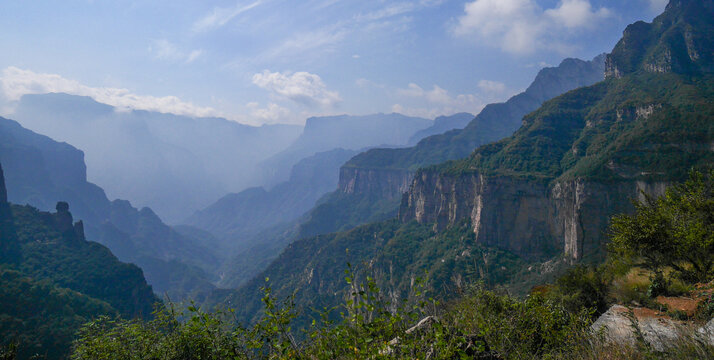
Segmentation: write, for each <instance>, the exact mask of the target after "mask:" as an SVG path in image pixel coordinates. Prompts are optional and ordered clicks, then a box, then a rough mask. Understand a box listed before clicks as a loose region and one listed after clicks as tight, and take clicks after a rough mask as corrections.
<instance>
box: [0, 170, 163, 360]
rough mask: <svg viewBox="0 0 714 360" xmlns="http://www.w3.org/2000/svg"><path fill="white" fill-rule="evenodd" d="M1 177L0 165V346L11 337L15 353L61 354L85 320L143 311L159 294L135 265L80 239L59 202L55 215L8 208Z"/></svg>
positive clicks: (142, 315)
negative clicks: (0, 248) (14, 343)
mask: <svg viewBox="0 0 714 360" xmlns="http://www.w3.org/2000/svg"><path fill="white" fill-rule="evenodd" d="M3 178H4V177H3V171H2V168H1V167H0V224H2V233H1V234H0V242H1V243H2V245H3V246H2V254H1V255H2V256H0V260H1V262H0V281H1V282H2V284H1V285H2V286H0V288H2V294H0V302H2V307H1V308H2V309H1V310H0V318H1V319H2V320H1V321H0V338H2V341H1V342H0V345H2V346H5V345H7V344H8V343H9V342H11V341H17V342H18V343H19V344H18V345H19V348H18V355H19V356H20V358H29V357H30V356H31V355H33V354H35V353H37V354H42V355H47V356H48V358H50V359H58V358H64V356H66V355H67V354H68V353H69V349H70V345H71V342H72V341H73V340H74V333H75V332H76V331H77V330H78V329H79V327H80V326H81V325H82V324H83V323H85V322H87V321H89V320H91V319H92V318H95V317H97V316H99V315H108V316H112V317H113V316H118V315H121V316H123V317H125V318H129V319H130V318H146V319H148V318H149V317H151V314H152V312H153V310H154V305H155V304H156V303H158V302H159V301H160V300H159V299H158V298H157V297H156V296H155V295H154V294H153V292H152V289H151V287H150V286H148V285H147V283H146V280H144V277H143V273H142V271H141V269H139V268H138V267H136V266H135V265H130V264H125V263H121V262H119V260H118V259H117V258H116V257H115V256H114V255H112V253H111V252H110V251H109V249H107V248H106V247H104V246H102V245H100V244H98V243H95V242H91V241H87V240H86V239H85V237H84V232H83V224H82V222H81V221H80V222H76V223H74V222H73V218H72V215H71V213H70V212H69V207H68V205H67V203H58V204H57V212H56V213H48V212H41V211H39V210H37V209H35V208H32V207H29V206H17V205H12V206H10V205H9V204H8V203H7V202H6V198H5V193H6V190H5V187H4V181H2V179H3ZM107 284H111V286H107Z"/></svg>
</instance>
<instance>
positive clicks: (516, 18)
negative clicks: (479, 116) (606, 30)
mask: <svg viewBox="0 0 714 360" xmlns="http://www.w3.org/2000/svg"><path fill="white" fill-rule="evenodd" d="M611 16H612V11H611V10H609V9H608V8H605V7H602V8H599V9H594V8H593V6H592V5H591V4H590V1H589V0H560V2H559V3H558V5H557V6H556V7H555V8H552V9H546V10H543V9H542V8H541V7H540V6H539V5H538V4H537V2H536V1H535V0H475V1H472V2H469V3H467V4H466V5H465V6H464V15H463V16H461V17H460V18H459V19H458V23H457V25H456V26H455V27H454V29H453V33H454V34H455V35H457V36H472V35H476V36H478V37H479V38H481V39H482V40H485V41H486V42H487V43H490V44H493V45H496V46H499V47H500V48H501V49H502V50H504V51H506V52H509V53H512V54H529V53H533V52H535V51H537V50H556V51H563V50H564V49H567V48H569V45H568V44H567V43H566V42H565V41H564V39H566V38H567V37H568V36H569V35H570V34H571V33H572V32H573V31H577V30H581V29H592V28H594V27H595V26H597V24H599V23H600V21H601V20H603V19H606V18H609V17H611Z"/></svg>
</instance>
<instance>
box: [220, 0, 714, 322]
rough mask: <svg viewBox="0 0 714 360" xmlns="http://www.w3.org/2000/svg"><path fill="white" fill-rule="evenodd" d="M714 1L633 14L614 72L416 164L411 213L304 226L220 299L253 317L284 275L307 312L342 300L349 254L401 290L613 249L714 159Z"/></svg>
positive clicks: (515, 279)
mask: <svg viewBox="0 0 714 360" xmlns="http://www.w3.org/2000/svg"><path fill="white" fill-rule="evenodd" d="M712 5H713V4H712V3H711V2H710V1H709V2H699V1H684V0H680V1H672V2H671V3H670V4H669V5H668V6H667V10H666V11H665V12H664V13H663V14H662V15H660V16H658V17H657V18H656V19H655V20H654V21H653V22H652V23H651V24H650V23H644V22H638V23H635V24H633V25H631V26H629V27H628V28H627V29H626V30H625V32H624V34H623V38H622V40H621V41H620V42H618V44H617V45H616V46H615V48H614V49H613V50H612V52H611V53H610V54H608V55H607V58H606V60H605V64H606V67H605V69H604V75H605V79H604V81H600V82H598V83H596V84H594V85H590V86H585V87H581V88H578V89H575V90H572V91H569V92H566V93H565V94H563V95H560V96H557V97H555V98H554V99H552V100H549V101H546V102H545V103H544V104H543V105H542V106H541V107H540V108H538V109H537V110H536V111H534V112H532V113H530V114H527V115H526V116H525V117H523V118H522V121H521V126H520V128H519V129H518V130H517V131H516V132H515V133H514V134H513V135H511V136H508V137H506V138H504V139H502V140H500V141H497V142H494V143H490V144H485V145H482V146H480V147H478V148H477V149H476V150H475V151H473V153H471V155H469V156H468V157H466V158H464V159H461V160H452V161H447V162H444V163H441V164H436V165H432V166H427V167H424V168H421V169H420V170H418V171H416V174H415V176H414V178H413V180H412V181H411V182H410V183H409V186H408V192H407V193H406V194H405V195H404V196H403V197H402V199H401V204H400V207H399V215H398V217H397V218H393V219H390V220H385V221H382V222H373V223H370V224H367V225H363V226H359V227H357V228H354V229H352V230H349V231H346V232H338V233H329V234H323V235H317V236H312V237H304V238H301V239H300V240H297V241H295V242H293V243H292V244H290V245H289V246H288V247H287V248H286V249H285V250H284V251H283V252H282V253H281V254H280V256H279V257H278V258H277V259H276V260H275V261H273V262H272V263H271V264H270V266H269V267H268V268H267V269H266V270H265V271H263V272H262V273H260V274H259V275H257V276H256V277H255V278H254V279H253V280H251V281H250V282H248V283H247V284H246V285H244V286H243V287H241V288H240V289H238V290H237V291H232V292H226V291H221V292H215V293H214V297H213V298H212V299H211V301H213V302H217V303H222V304H230V306H235V307H236V308H237V309H238V310H237V313H238V316H239V318H241V319H243V320H244V321H250V320H251V319H255V317H256V311H257V309H258V308H259V307H260V304H259V302H258V301H257V299H258V298H259V296H258V288H259V287H261V286H266V285H265V281H266V280H265V279H270V280H269V283H268V285H270V286H271V288H272V290H273V292H274V294H275V295H276V296H278V297H285V296H293V297H292V298H293V299H294V301H295V303H296V304H297V305H296V306H297V307H298V308H299V309H300V311H304V312H307V313H310V311H309V309H321V308H323V307H327V308H330V307H331V306H334V305H336V304H338V303H340V302H343V301H345V300H346V299H347V298H348V297H349V292H350V288H349V286H348V284H347V283H346V282H345V281H344V279H343V273H341V272H340V271H339V270H340V269H347V268H348V266H349V265H348V264H353V270H352V272H353V273H354V272H355V271H356V270H354V268H358V269H360V270H358V271H357V272H356V275H350V276H351V279H352V281H353V282H354V281H360V280H359V279H364V278H365V277H366V276H370V277H371V278H373V279H375V281H376V282H377V285H378V286H379V287H380V288H381V289H383V291H384V292H385V293H386V294H387V295H388V297H389V299H390V300H391V301H392V302H398V301H400V300H401V299H408V298H409V296H410V295H409V294H410V293H411V292H412V290H413V286H414V282H415V279H416V278H420V277H426V281H427V283H428V284H429V289H430V291H433V292H435V293H437V294H440V295H439V296H446V297H448V296H449V295H453V294H455V293H458V291H456V292H455V291H454V290H455V289H459V288H460V287H461V286H462V285H463V284H464V283H470V282H473V281H478V280H480V281H484V282H486V283H489V284H501V285H502V286H505V285H508V284H511V286H513V287H512V288H511V291H517V292H521V293H524V292H527V291H529V289H530V287H531V286H533V285H535V284H538V283H543V282H544V281H547V279H548V278H549V277H550V278H552V277H554V276H556V274H557V273H558V271H559V269H564V268H567V267H568V265H569V264H572V263H574V262H591V261H592V262H596V261H600V259H602V257H603V254H604V246H605V242H604V237H603V234H604V232H605V231H606V229H607V226H608V223H609V219H610V216H612V215H613V214H616V213H628V212H631V211H633V205H632V202H631V200H633V199H637V198H638V197H642V196H644V195H642V194H643V193H644V194H649V195H659V194H662V193H663V190H664V189H665V188H666V187H667V186H668V184H671V183H672V182H675V181H680V180H682V179H683V178H684V177H686V174H687V173H688V172H689V171H690V170H691V169H702V168H704V169H706V168H707V167H711V164H712V163H714V158H713V156H714V155H712V154H713V151H712V149H713V148H712V143H714V132H713V129H714V128H712V122H711V119H713V118H714V106H713V105H712V102H711V98H712V96H714V88H713V87H712V84H714V82H713V81H712V80H714V79H713V77H714V75H713V74H712V73H713V72H712V69H713V68H712V65H714V58H713V57H712V53H713V52H712V49H714V46H713V44H712V40H711V39H712V37H711V34H712V30H713V29H714V26H713V25H714V24H713V23H712V19H714V16H712V15H714V6H712ZM704 54H706V55H704ZM467 128H468V127H467ZM447 134H448V133H447ZM372 152H375V150H372ZM366 154H369V152H368V153H365V154H362V155H360V156H366ZM376 165H381V164H379V163H378V164H376ZM365 166H366V164H365ZM355 276H357V277H359V279H357V278H355ZM308 319H309V315H305V318H304V319H303V320H308Z"/></svg>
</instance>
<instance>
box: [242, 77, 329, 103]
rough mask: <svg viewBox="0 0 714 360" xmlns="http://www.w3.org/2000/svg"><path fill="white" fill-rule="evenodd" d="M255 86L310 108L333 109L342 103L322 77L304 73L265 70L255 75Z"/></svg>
mask: <svg viewBox="0 0 714 360" xmlns="http://www.w3.org/2000/svg"><path fill="white" fill-rule="evenodd" d="M253 84H255V85H257V86H258V87H260V88H262V89H265V90H268V91H270V92H271V94H272V95H274V96H277V97H281V98H286V99H290V100H292V101H295V102H297V103H299V104H303V105H306V106H310V107H315V106H322V107H331V106H333V105H335V104H337V103H338V102H340V101H342V99H341V98H340V95H339V94H338V93H337V92H336V91H330V90H328V89H327V86H326V85H325V83H324V82H323V81H322V79H321V78H320V76H318V75H316V74H311V73H308V72H304V71H299V72H296V73H280V72H270V71H269V70H264V71H263V72H262V73H257V74H255V75H253Z"/></svg>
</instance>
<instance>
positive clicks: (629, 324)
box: [591, 305, 637, 345]
mask: <svg viewBox="0 0 714 360" xmlns="http://www.w3.org/2000/svg"><path fill="white" fill-rule="evenodd" d="M633 318H634V316H633V315H632V313H631V312H630V310H629V309H627V308H626V307H624V306H622V305H613V306H612V307H611V308H610V309H608V310H607V312H605V313H604V314H602V315H601V316H600V317H599V318H598V319H597V320H596V321H595V322H594V323H593V324H592V326H591V329H592V331H593V333H595V334H596V335H600V336H603V339H604V340H605V341H611V342H615V343H619V344H624V345H635V343H636V342H637V333H636V328H635V323H634V322H633Z"/></svg>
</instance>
